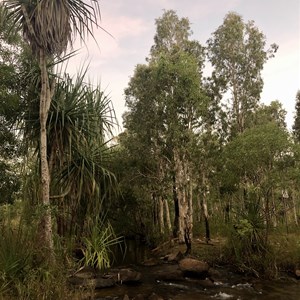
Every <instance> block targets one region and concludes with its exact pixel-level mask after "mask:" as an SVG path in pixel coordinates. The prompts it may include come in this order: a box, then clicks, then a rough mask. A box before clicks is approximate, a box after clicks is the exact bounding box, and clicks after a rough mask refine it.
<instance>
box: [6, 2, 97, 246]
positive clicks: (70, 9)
mask: <svg viewBox="0 0 300 300" xmlns="http://www.w3.org/2000/svg"><path fill="white" fill-rule="evenodd" d="M90 3H91V4H90V5H89V4H87V3H86V1H81V0H5V1H4V4H5V6H6V8H7V9H8V11H9V14H8V18H10V19H11V20H13V22H14V23H15V25H16V26H17V27H19V28H20V30H22V33H23V37H24V39H25V40H26V41H27V42H28V44H29V46H30V48H31V50H32V52H33V53H34V55H35V57H36V58H37V60H38V64H39V68H40V76H41V89H40V104H39V120H40V160H41V163H40V165H41V199H42V204H43V205H44V206H45V214H44V217H43V218H42V225H43V226H42V228H43V230H42V235H41V239H42V242H43V243H44V246H45V247H46V249H50V250H51V249H53V239H52V225H51V224H52V222H51V213H50V208H49V205H50V198H49V194H50V177H49V166H48V160H47V157H48V156H47V130H46V129H47V126H46V125H47V119H48V113H49V108H50V105H51V99H52V96H53V92H54V85H55V81H54V80H50V79H49V76H48V66H49V65H51V62H52V61H53V60H54V58H55V57H59V56H60V55H62V54H63V53H64V52H65V51H66V50H67V47H68V45H69V44H72V41H73V39H74V37H75V36H76V34H78V35H79V36H80V38H82V39H84V38H85V36H86V35H87V34H92V27H93V25H96V26H98V25H97V18H98V16H99V15H100V10H99V4H98V1H97V0H90Z"/></svg>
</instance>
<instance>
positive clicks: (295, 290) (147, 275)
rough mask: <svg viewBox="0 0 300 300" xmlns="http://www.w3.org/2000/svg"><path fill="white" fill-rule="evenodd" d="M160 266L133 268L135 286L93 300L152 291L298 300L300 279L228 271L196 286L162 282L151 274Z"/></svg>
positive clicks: (177, 298) (235, 299) (179, 296)
mask: <svg viewBox="0 0 300 300" xmlns="http://www.w3.org/2000/svg"><path fill="white" fill-rule="evenodd" d="M159 268H161V266H154V267H141V266H136V267H134V269H135V270H137V271H140V272H142V274H143V277H142V282H141V283H140V284H136V285H125V284H124V285H118V286H116V287H113V288H108V289H103V290H99V291H98V292H97V293H96V295H97V298H96V299H99V300H100V299H105V298H106V299H114V300H117V299H123V297H124V295H125V294H127V295H128V296H129V297H130V298H133V297H135V296H136V295H138V294H142V295H144V296H145V297H148V296H150V295H151V294H152V293H155V294H157V295H159V296H161V297H163V299H170V300H171V299H172V300H185V299H186V300H196V299H197V300H198V299H204V300H206V299H210V300H212V299H230V300H256V299H259V300H260V299H261V300H262V299H263V300H265V299H267V300H271V299H272V300H277V299H278V300H280V299H282V300H298V299H299V300H300V281H292V280H276V281H263V280H255V282H251V281H245V279H244V278H243V277H239V276H237V275H235V274H229V276H228V277H227V278H226V279H225V280H220V281H219V282H215V283H214V285H213V286H211V287H206V288H205V287H203V286H200V285H197V282H196V281H193V280H191V281H183V282H163V281H157V280H155V273H156V272H157V271H158V270H159Z"/></svg>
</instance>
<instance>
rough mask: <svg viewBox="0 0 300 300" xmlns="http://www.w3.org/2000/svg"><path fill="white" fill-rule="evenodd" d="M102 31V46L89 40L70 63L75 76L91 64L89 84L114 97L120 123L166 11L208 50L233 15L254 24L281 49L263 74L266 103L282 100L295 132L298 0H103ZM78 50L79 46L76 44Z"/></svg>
mask: <svg viewBox="0 0 300 300" xmlns="http://www.w3.org/2000/svg"><path fill="white" fill-rule="evenodd" d="M100 7H101V15H102V19H101V26H102V27H103V28H105V29H106V30H107V31H108V32H109V33H110V34H111V35H112V36H113V38H112V37H111V36H109V35H108V34H106V33H104V32H103V31H101V30H96V31H95V37H96V39H97V42H98V44H99V46H100V48H98V47H97V46H96V44H95V42H94V41H93V40H92V39H91V38H90V40H89V41H87V48H85V47H82V48H81V50H80V52H79V54H78V55H77V56H76V57H75V58H72V60H71V61H70V62H69V66H68V70H69V72H70V73H72V74H74V73H75V72H76V70H79V69H80V68H81V67H82V64H83V63H84V62H89V63H90V67H89V71H88V77H89V79H90V80H91V81H92V82H94V83H98V82H101V86H102V88H103V89H105V91H106V93H107V94H109V95H110V97H111V100H112V102H113V105H114V108H115V111H116V114H117V117H118V120H119V123H120V124H122V117H121V116H122V114H123V113H124V111H125V109H126V108H125V99H124V95H123V93H124V89H125V88H126V87H127V85H128V82H129V79H130V76H132V74H133V71H134V68H135V66H136V65H137V64H140V63H145V58H146V57H147V56H148V54H149V50H150V47H151V46H152V45H153V37H154V34H155V19H156V18H158V17H160V16H161V15H162V13H163V9H166V10H168V9H173V10H175V11H176V12H177V15H178V16H179V17H188V18H189V19H190V21H191V23H192V30H193V33H194V34H193V38H194V39H197V40H198V41H199V42H200V43H201V44H202V45H205V43H206V41H207V39H208V38H209V37H210V35H211V33H212V32H213V31H215V30H216V29H217V27H218V26H220V25H221V24H222V22H223V18H224V17H225V15H226V14H227V13H228V12H229V11H234V12H237V13H239V14H240V15H242V16H243V18H244V20H245V21H248V20H254V22H255V24H256V26H257V27H258V28H259V29H260V30H261V31H262V32H263V33H264V34H265V36H266V38H267V45H270V44H272V43H276V44H278V45H279V50H278V52H277V54H276V57H275V58H273V59H272V60H269V61H268V62H267V64H266V65H265V68H264V71H263V77H264V82H265V85H264V90H263V93H262V95H261V100H262V102H263V103H266V104H268V103H270V102H271V101H272V100H279V101H280V102H281V103H282V104H283V106H284V108H285V109H286V110H287V112H288V115H287V123H288V127H289V128H291V126H292V123H293V113H294V108H295V97H296V93H297V91H298V90H299V89H300V1H299V0H288V1H287V0H209V1H207V0H186V1H182V0H126V1H125V0H101V1H100ZM76 46H77V44H76Z"/></svg>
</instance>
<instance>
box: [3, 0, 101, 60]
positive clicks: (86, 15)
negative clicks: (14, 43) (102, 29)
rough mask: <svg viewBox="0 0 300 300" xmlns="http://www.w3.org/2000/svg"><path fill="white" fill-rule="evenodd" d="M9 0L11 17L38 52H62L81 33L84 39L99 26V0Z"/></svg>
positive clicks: (35, 51) (52, 53) (7, 0)
mask: <svg viewBox="0 0 300 300" xmlns="http://www.w3.org/2000/svg"><path fill="white" fill-rule="evenodd" d="M90 2H91V5H89V4H87V3H86V2H85V1H81V0H5V1H4V3H5V5H6V7H7V9H8V10H9V11H10V13H9V15H8V17H9V18H10V19H12V20H13V22H14V24H15V26H16V27H17V28H19V29H21V30H22V32H23V36H24V38H25V39H26V40H27V41H28V42H29V44H30V45H31V48H32V50H33V52H34V53H38V50H39V49H44V50H46V53H47V55H60V54H61V53H62V52H64V51H65V50H66V49H67V46H68V44H72V42H73V38H75V36H76V34H79V36H80V37H81V39H82V40H84V39H85V37H86V35H87V34H92V35H93V32H92V28H93V25H96V26H98V23H97V16H100V9H99V3H98V0H91V1H90Z"/></svg>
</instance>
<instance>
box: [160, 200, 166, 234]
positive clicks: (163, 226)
mask: <svg viewBox="0 0 300 300" xmlns="http://www.w3.org/2000/svg"><path fill="white" fill-rule="evenodd" d="M158 220H159V229H160V233H164V229H165V224H164V200H163V198H162V197H161V196H159V197H158Z"/></svg>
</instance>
